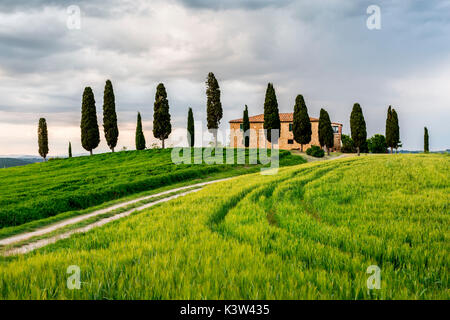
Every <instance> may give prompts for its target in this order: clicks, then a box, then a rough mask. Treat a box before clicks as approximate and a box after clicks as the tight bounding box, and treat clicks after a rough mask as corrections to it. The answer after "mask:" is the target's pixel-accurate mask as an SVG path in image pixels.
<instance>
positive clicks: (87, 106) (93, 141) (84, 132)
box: [80, 87, 100, 155]
mask: <svg viewBox="0 0 450 320" xmlns="http://www.w3.org/2000/svg"><path fill="white" fill-rule="evenodd" d="M80 127H81V145H82V146H83V148H84V149H85V150H87V151H89V152H90V154H91V155H92V150H94V149H95V148H97V147H98V144H99V143H100V132H99V129H98V123H97V111H96V109H95V99H94V93H93V92H92V89H91V88H90V87H86V88H85V89H84V92H83V103H82V106H81V126H80Z"/></svg>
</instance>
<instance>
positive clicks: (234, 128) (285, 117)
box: [229, 113, 342, 151]
mask: <svg viewBox="0 0 450 320" xmlns="http://www.w3.org/2000/svg"><path fill="white" fill-rule="evenodd" d="M293 118H294V114H293V113H280V121H281V130H280V139H279V142H278V145H279V149H284V150H296V149H298V150H300V144H299V143H297V142H296V141H295V140H294V134H293V132H292V125H293ZM249 120H250V148H259V147H260V144H261V143H262V144H263V145H261V147H266V148H270V142H269V141H267V140H266V138H265V136H264V131H263V130H264V114H258V115H256V116H253V117H249ZM310 120H311V131H312V135H311V142H310V143H309V144H305V145H303V151H306V149H308V148H309V147H311V146H312V145H314V146H320V144H319V119H318V118H310ZM229 123H230V131H231V134H230V146H231V147H233V148H243V147H244V141H243V135H244V132H243V130H242V126H243V120H242V118H241V119H235V120H231V121H230V122H229ZM331 125H332V127H333V131H334V147H333V151H340V150H341V135H342V124H341V123H336V122H332V123H331Z"/></svg>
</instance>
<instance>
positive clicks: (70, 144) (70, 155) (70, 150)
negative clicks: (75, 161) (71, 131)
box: [69, 142, 72, 158]
mask: <svg viewBox="0 0 450 320" xmlns="http://www.w3.org/2000/svg"><path fill="white" fill-rule="evenodd" d="M69 158H72V143H70V142H69Z"/></svg>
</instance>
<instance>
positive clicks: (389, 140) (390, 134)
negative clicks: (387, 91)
mask: <svg viewBox="0 0 450 320" xmlns="http://www.w3.org/2000/svg"><path fill="white" fill-rule="evenodd" d="M386 145H387V146H388V147H389V148H391V153H393V152H392V150H393V148H394V145H395V142H394V126H393V119H392V108H391V106H389V108H388V112H387V117H386Z"/></svg>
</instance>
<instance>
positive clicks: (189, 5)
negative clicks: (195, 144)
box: [0, 0, 450, 157]
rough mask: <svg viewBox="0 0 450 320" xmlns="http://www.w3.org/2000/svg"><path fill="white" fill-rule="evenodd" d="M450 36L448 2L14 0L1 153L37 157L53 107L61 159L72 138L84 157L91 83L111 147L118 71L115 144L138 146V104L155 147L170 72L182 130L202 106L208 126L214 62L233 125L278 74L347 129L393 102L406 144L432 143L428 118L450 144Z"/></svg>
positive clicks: (259, 108)
mask: <svg viewBox="0 0 450 320" xmlns="http://www.w3.org/2000/svg"><path fill="white" fill-rule="evenodd" d="M371 5H376V6H378V8H379V10H380V11H379V12H380V15H379V18H380V19H379V20H376V21H377V22H378V21H379V27H380V28H378V29H373V28H372V29H369V28H368V25H367V20H368V19H373V18H374V16H373V11H370V12H369V13H368V12H367V9H368V7H369V6H371ZM73 6H76V7H73ZM74 8H75V10H74ZM77 8H79V11H80V15H79V19H77V17H78V16H77ZM377 17H378V16H377ZM78 21H79V25H78V24H77V22H78ZM371 21H372V22H373V21H374V20H371ZM78 26H79V28H78ZM449 39H450V1H448V0H447V1H446V0H444V1H433V0H427V1H407V0H404V1H375V0H372V1H346V0H339V1H338V0H308V1H294V0H260V1H257V0H241V1H237V0H227V1H225V0H223V1H214V0H164V1H162V0H161V1H160V0H155V1H143V0H125V1H123V0H122V1H118V0H112V1H107V2H105V1H100V0H80V1H76V0H71V1H67V0H26V1H25V0H2V1H1V2H0V97H1V98H0V155H24V154H26V155H38V145H37V125H38V121H39V118H40V117H44V118H46V119H47V124H48V130H49V148H50V153H49V156H51V157H52V156H64V155H66V154H67V146H68V143H69V141H71V143H72V148H73V152H74V154H81V153H83V152H86V151H85V150H83V149H82V146H81V141H80V119H81V97H82V93H83V90H84V88H85V87H87V86H90V87H91V88H92V89H93V91H94V94H95V99H96V107H97V114H98V122H99V126H100V135H101V142H100V145H99V147H98V148H97V149H96V150H94V152H95V153H99V152H105V151H108V147H107V145H106V142H105V138H104V134H103V130H102V105H103V90H104V86H105V81H106V80H107V79H110V80H111V81H112V83H113V86H114V92H115V96H116V108H117V115H118V123H119V131H120V134H119V141H118V145H117V148H116V149H122V148H123V147H126V148H127V149H134V134H135V126H136V115H137V112H138V111H139V112H141V114H142V118H143V126H144V133H145V136H146V139H147V146H150V145H151V144H153V143H156V142H157V140H155V139H154V138H153V136H152V121H153V103H154V99H155V92H156V86H157V85H158V83H160V82H162V83H164V85H165V87H166V90H167V94H168V99H169V104H170V113H171V117H172V127H173V129H174V132H180V131H181V132H184V130H185V128H186V121H187V111H188V108H189V107H192V108H193V111H194V118H195V120H196V121H198V124H200V123H202V124H203V127H205V126H206V95H205V90H206V87H205V80H206V76H207V74H208V72H213V73H214V74H215V76H216V78H217V79H218V81H219V85H220V88H221V100H222V106H223V111H224V112H223V113H224V116H223V119H222V121H221V125H220V129H221V130H226V129H227V128H228V127H229V125H228V121H229V120H231V119H236V118H241V117H242V112H243V109H244V106H245V105H248V108H249V113H250V115H256V114H260V113H263V105H264V95H265V90H266V87H267V83H268V82H271V83H273V84H274V87H275V90H276V94H277V99H278V104H279V109H280V112H292V111H293V106H294V102H295V97H296V96H297V95H298V94H302V95H303V96H304V98H305V101H306V104H307V107H308V111H309V115H310V116H311V117H318V116H319V111H320V109H321V108H324V109H326V110H327V111H328V112H329V114H330V117H331V120H332V121H334V122H340V123H342V124H343V131H344V133H347V134H348V133H349V132H350V128H349V126H350V124H349V118H350V113H351V109H352V106H353V104H354V103H355V102H358V103H360V104H361V107H362V108H363V113H364V116H365V120H366V124H367V131H368V136H369V137H370V136H372V135H374V134H376V133H381V134H384V132H385V121H386V112H387V108H388V106H389V105H392V106H393V107H394V108H395V109H396V111H397V113H398V116H399V122H400V138H401V141H402V143H403V149H408V150H420V149H422V148H423V128H424V126H427V127H428V130H429V132H430V148H431V150H442V149H449V148H450V143H449V139H448V138H449V137H450V126H449V125H448V123H449V120H450V41H449ZM169 145H170V142H169Z"/></svg>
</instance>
